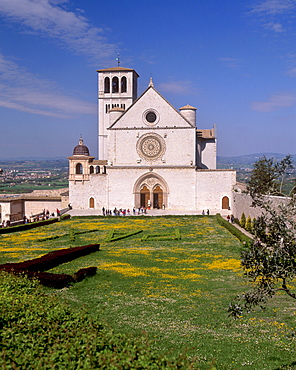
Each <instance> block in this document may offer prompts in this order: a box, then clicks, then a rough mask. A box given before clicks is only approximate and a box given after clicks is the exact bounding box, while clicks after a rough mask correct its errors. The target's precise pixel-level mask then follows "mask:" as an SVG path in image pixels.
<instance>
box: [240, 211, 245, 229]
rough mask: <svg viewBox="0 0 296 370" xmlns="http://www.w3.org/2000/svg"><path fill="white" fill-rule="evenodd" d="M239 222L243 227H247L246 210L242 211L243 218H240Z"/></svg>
mask: <svg viewBox="0 0 296 370" xmlns="http://www.w3.org/2000/svg"><path fill="white" fill-rule="evenodd" d="M239 224H240V226H241V227H243V228H245V226H246V216H245V214H244V212H243V213H242V215H241V218H240V221H239Z"/></svg>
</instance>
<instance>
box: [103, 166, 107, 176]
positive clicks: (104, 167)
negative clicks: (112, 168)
mask: <svg viewBox="0 0 296 370" xmlns="http://www.w3.org/2000/svg"><path fill="white" fill-rule="evenodd" d="M103 173H104V174H106V173H107V171H106V166H103Z"/></svg>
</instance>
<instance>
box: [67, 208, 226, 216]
mask: <svg viewBox="0 0 296 370" xmlns="http://www.w3.org/2000/svg"><path fill="white" fill-rule="evenodd" d="M217 213H220V214H221V215H222V216H223V217H224V216H225V217H226V216H227V215H228V214H229V211H228V210H223V211H221V210H210V214H211V215H215V214H217ZM67 214H70V215H71V216H102V215H103V214H102V210H100V209H71V210H70V211H67ZM169 215H176V216H184V215H201V212H197V211H188V210H170V209H165V210H163V209H151V210H147V213H146V214H143V216H169Z"/></svg>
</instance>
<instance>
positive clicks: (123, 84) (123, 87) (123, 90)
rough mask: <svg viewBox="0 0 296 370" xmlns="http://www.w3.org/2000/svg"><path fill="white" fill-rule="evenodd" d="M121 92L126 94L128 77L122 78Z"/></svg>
mask: <svg viewBox="0 0 296 370" xmlns="http://www.w3.org/2000/svg"><path fill="white" fill-rule="evenodd" d="M121 92H122V93H125V92H126V77H124V76H123V77H122V78H121Z"/></svg>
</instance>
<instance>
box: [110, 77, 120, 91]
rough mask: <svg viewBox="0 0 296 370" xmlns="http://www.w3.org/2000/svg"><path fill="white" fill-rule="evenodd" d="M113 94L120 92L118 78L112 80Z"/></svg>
mask: <svg viewBox="0 0 296 370" xmlns="http://www.w3.org/2000/svg"><path fill="white" fill-rule="evenodd" d="M112 92H113V93H118V92H119V80H118V77H116V76H115V77H113V78H112Z"/></svg>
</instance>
